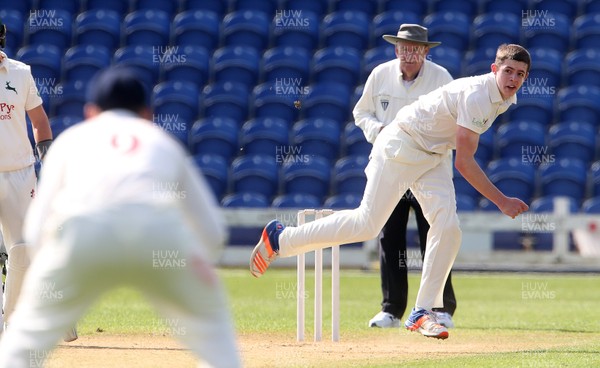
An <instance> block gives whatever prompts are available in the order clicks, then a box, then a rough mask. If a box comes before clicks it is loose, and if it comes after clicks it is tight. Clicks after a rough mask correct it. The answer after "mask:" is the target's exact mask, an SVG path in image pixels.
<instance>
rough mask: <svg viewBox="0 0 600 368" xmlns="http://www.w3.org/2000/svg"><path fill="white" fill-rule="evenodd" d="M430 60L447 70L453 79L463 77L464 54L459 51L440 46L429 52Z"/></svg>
mask: <svg viewBox="0 0 600 368" xmlns="http://www.w3.org/2000/svg"><path fill="white" fill-rule="evenodd" d="M428 60H431V61H433V62H434V63H436V64H439V65H441V66H443V67H444V68H446V70H448V73H450V75H451V76H452V77H453V78H455V79H456V78H459V77H461V74H460V73H461V71H462V54H461V53H460V52H458V50H456V49H453V48H452V47H446V46H444V45H440V46H437V47H434V48H432V49H430V50H429V54H428ZM490 64H491V62H490Z"/></svg>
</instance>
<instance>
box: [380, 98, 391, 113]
mask: <svg viewBox="0 0 600 368" xmlns="http://www.w3.org/2000/svg"><path fill="white" fill-rule="evenodd" d="M389 105H390V100H381V107H382V108H383V111H385V110H387V108H388V106H389Z"/></svg>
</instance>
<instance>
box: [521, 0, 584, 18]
mask: <svg viewBox="0 0 600 368" xmlns="http://www.w3.org/2000/svg"><path fill="white" fill-rule="evenodd" d="M579 2H580V1H579V0H531V5H530V6H532V7H533V10H531V11H530V12H536V11H537V14H544V15H545V14H546V13H554V14H562V15H564V16H566V17H567V18H568V19H569V20H571V19H573V18H575V16H576V15H577V12H578V10H579V9H578V7H579ZM534 14H535V13H534Z"/></svg>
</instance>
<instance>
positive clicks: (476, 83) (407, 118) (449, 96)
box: [394, 72, 517, 153]
mask: <svg viewBox="0 0 600 368" xmlns="http://www.w3.org/2000/svg"><path fill="white" fill-rule="evenodd" d="M516 102H517V97H516V95H513V96H512V97H511V98H509V99H507V100H506V101H505V100H503V99H502V95H500V90H499V89H498V85H497V84H496V78H495V75H494V73H491V72H490V73H487V74H483V75H478V76H474V77H466V78H459V79H456V80H454V81H452V82H450V83H448V84H446V85H445V86H443V87H440V88H438V89H436V90H435V91H432V92H430V93H428V94H426V95H423V96H421V97H419V99H418V100H417V101H415V102H414V103H412V104H410V105H408V106H406V107H404V108H402V109H401V110H400V111H398V114H397V115H396V118H395V119H394V122H395V123H396V124H398V125H399V126H400V127H401V128H402V129H403V130H404V131H406V132H407V133H408V134H410V135H411V136H412V138H413V139H414V140H415V141H416V142H417V143H418V144H419V145H420V146H421V147H422V148H423V149H424V150H426V151H429V152H435V153H445V152H447V150H448V149H455V148H456V130H457V125H460V126H462V127H465V128H467V129H470V130H472V131H474V132H475V133H478V134H482V133H484V132H485V131H486V130H488V129H489V127H490V126H491V125H492V122H493V121H494V120H495V119H496V117H498V115H500V114H502V113H503V112H505V111H506V110H507V109H508V108H509V107H510V105H511V104H513V103H516Z"/></svg>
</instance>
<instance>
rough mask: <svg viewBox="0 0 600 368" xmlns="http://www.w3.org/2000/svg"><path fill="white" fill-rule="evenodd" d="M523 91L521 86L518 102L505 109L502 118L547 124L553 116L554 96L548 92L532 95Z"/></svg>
mask: <svg viewBox="0 0 600 368" xmlns="http://www.w3.org/2000/svg"><path fill="white" fill-rule="evenodd" d="M523 92H524V90H523V87H521V91H519V93H518V96H517V99H518V103H517V104H516V105H513V106H511V107H510V108H509V109H508V110H507V111H506V113H505V114H504V115H505V116H504V118H505V119H507V120H508V121H518V120H531V121H535V122H537V123H540V124H542V125H544V126H549V125H550V124H551V123H552V122H553V120H554V117H555V116H554V96H553V95H550V94H548V95H541V96H535V97H532V96H531V95H529V94H523ZM563 120H566V119H563Z"/></svg>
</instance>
